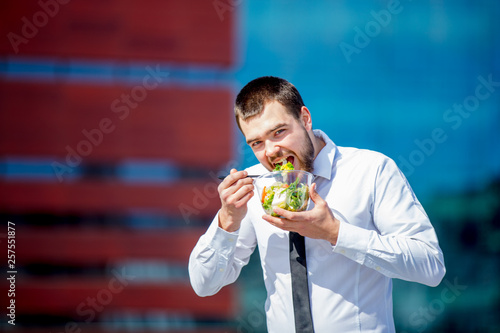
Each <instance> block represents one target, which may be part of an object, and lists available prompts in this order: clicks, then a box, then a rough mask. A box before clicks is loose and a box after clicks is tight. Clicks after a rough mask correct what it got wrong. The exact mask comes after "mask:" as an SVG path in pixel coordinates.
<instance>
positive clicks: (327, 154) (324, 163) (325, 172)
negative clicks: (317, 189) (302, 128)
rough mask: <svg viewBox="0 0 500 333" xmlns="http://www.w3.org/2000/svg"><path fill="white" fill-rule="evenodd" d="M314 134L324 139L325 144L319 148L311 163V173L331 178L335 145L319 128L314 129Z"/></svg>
mask: <svg viewBox="0 0 500 333" xmlns="http://www.w3.org/2000/svg"><path fill="white" fill-rule="evenodd" d="M313 132H314V135H316V136H318V137H320V138H321V139H323V141H325V143H326V145H325V146H324V147H323V149H321V150H320V152H319V153H318V155H317V156H316V158H315V159H314V163H313V171H312V173H313V174H314V175H315V176H316V177H323V178H326V179H328V180H330V179H331V178H332V170H333V163H334V161H335V156H336V155H337V152H338V150H337V146H336V145H335V143H333V141H332V140H330V138H329V137H328V135H326V134H325V133H324V132H323V131H321V130H314V131H313Z"/></svg>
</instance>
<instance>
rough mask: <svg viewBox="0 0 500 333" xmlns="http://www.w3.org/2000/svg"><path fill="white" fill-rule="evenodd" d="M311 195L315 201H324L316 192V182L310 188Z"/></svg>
mask: <svg viewBox="0 0 500 333" xmlns="http://www.w3.org/2000/svg"><path fill="white" fill-rule="evenodd" d="M309 196H310V198H311V200H312V201H313V202H314V203H319V202H321V201H323V198H321V197H320V196H319V194H318V192H316V183H313V184H312V185H311V187H310V188H309Z"/></svg>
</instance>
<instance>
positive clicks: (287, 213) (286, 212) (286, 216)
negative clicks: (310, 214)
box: [273, 207, 297, 221]
mask: <svg viewBox="0 0 500 333" xmlns="http://www.w3.org/2000/svg"><path fill="white" fill-rule="evenodd" d="M273 212H275V213H276V214H278V215H279V216H280V217H281V218H282V219H287V220H290V221H292V220H293V219H294V218H295V217H296V214H297V213H294V212H291V211H289V210H286V209H283V208H279V207H274V209H273Z"/></svg>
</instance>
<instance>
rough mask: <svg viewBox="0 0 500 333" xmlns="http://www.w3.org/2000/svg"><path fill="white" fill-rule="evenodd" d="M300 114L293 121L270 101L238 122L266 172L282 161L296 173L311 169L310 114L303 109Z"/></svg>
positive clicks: (282, 108) (312, 150)
mask: <svg viewBox="0 0 500 333" xmlns="http://www.w3.org/2000/svg"><path fill="white" fill-rule="evenodd" d="M301 112H302V113H301V117H300V119H296V118H294V117H293V116H292V115H291V114H289V113H288V112H287V111H286V109H285V107H284V106H283V105H282V104H281V103H279V102H276V101H273V102H270V103H268V104H266V106H265V107H264V110H263V111H262V112H261V113H260V114H258V115H256V116H254V117H251V118H249V119H247V120H240V127H241V130H242V132H243V135H245V138H246V140H247V143H248V145H249V146H250V147H251V148H252V150H253V152H254V154H255V157H257V159H258V160H259V162H260V163H262V165H264V166H265V167H266V168H267V169H268V170H270V171H272V170H273V169H274V168H275V166H276V164H278V163H282V162H285V163H286V162H291V163H292V164H293V166H294V168H295V170H305V171H311V170H312V165H313V161H314V146H313V143H312V141H311V138H310V137H309V134H308V131H311V128H312V122H311V115H310V113H309V110H307V108H306V107H302V110H301Z"/></svg>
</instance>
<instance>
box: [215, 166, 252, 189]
mask: <svg viewBox="0 0 500 333" xmlns="http://www.w3.org/2000/svg"><path fill="white" fill-rule="evenodd" d="M246 176H248V172H247V171H245V170H242V171H237V170H236V169H231V171H230V174H229V175H228V176H227V177H226V178H224V180H223V181H222V183H220V186H221V188H228V187H230V186H231V185H233V184H234V183H236V182H237V181H238V180H240V179H243V178H245V177H246ZM250 180H251V178H250Z"/></svg>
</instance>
